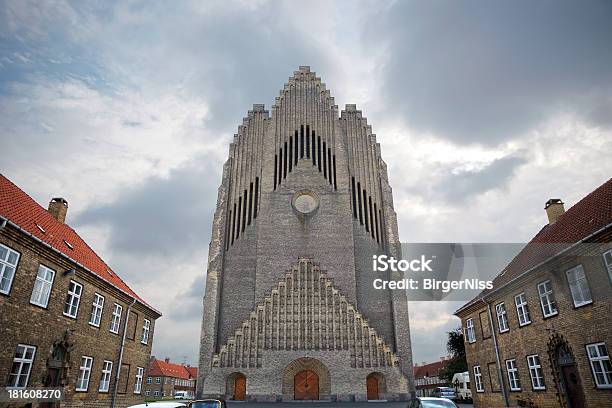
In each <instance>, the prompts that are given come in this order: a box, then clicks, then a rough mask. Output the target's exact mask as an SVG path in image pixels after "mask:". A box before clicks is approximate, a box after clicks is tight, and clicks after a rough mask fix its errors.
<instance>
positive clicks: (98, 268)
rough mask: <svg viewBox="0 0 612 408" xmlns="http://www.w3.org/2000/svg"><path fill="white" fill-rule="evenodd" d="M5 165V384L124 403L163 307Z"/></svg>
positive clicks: (0, 343) (1, 217) (0, 252)
mask: <svg viewBox="0 0 612 408" xmlns="http://www.w3.org/2000/svg"><path fill="white" fill-rule="evenodd" d="M67 210H68V203H67V202H66V201H65V200H63V199H60V198H54V199H53V200H51V202H50V203H49V209H48V210H46V209H44V208H43V207H41V206H40V205H39V204H37V203H36V202H35V201H34V200H33V199H32V198H31V197H29V196H28V195H27V194H26V193H24V192H23V191H22V190H21V189H19V188H18V187H17V186H15V185H14V184H13V183H12V182H11V181H9V180H8V179H7V178H5V177H4V176H2V175H0V387H18V388H21V387H42V386H48V387H62V388H63V389H64V391H65V395H66V401H65V402H63V403H62V406H65V407H71V406H104V407H109V406H113V405H114V406H115V407H125V406H127V405H130V404H134V403H137V402H139V401H142V400H143V399H144V396H143V395H142V384H143V378H144V376H145V370H146V367H147V364H148V361H149V356H150V354H151V345H152V341H153V332H154V327H155V320H156V319H157V318H159V317H160V313H159V312H158V311H156V310H155V309H154V308H153V307H151V306H150V305H149V304H147V303H146V302H145V301H144V300H143V299H142V298H141V297H139V296H138V295H137V294H136V293H135V292H134V291H133V290H132V289H131V288H130V287H129V286H128V285H127V284H126V283H125V282H124V281H123V280H121V278H120V277H119V276H118V275H117V274H116V273H115V271H113V270H112V269H111V268H110V267H109V266H108V265H107V264H106V263H105V262H104V261H103V260H102V259H101V258H100V257H99V256H98V255H97V254H96V253H95V252H94V251H93V250H92V249H91V248H90V247H89V246H88V245H87V244H86V243H85V242H84V241H83V240H82V239H81V237H80V236H79V235H78V234H77V233H76V232H75V231H74V230H73V229H72V228H70V227H69V226H68V225H67V224H65V222H64V221H65V219H66V213H67Z"/></svg>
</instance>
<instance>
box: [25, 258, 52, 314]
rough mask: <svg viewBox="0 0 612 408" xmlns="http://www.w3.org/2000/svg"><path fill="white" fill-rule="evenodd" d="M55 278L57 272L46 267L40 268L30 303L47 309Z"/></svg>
mask: <svg viewBox="0 0 612 408" xmlns="http://www.w3.org/2000/svg"><path fill="white" fill-rule="evenodd" d="M54 277H55V271H54V270H53V269H49V268H47V267H46V266H44V265H39V266H38V274H37V275H36V281H35V282H34V289H33V290H32V297H31V298H30V303H32V304H34V305H37V306H41V307H45V308H46V307H47V304H48V303H49V295H51V287H52V286H53V278H54Z"/></svg>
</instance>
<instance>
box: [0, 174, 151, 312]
mask: <svg viewBox="0 0 612 408" xmlns="http://www.w3.org/2000/svg"><path fill="white" fill-rule="evenodd" d="M0 216H1V217H2V218H6V219H7V220H8V221H10V222H11V223H12V224H14V225H15V226H16V227H18V228H20V229H21V230H22V231H23V232H25V233H26V234H28V235H30V236H32V237H34V238H35V239H37V240H40V241H42V242H43V243H45V244H47V245H48V246H50V247H51V248H53V249H54V250H56V251H57V252H60V253H61V254H62V255H64V256H65V257H67V258H69V259H70V260H71V261H73V262H75V263H77V264H79V265H80V266H82V267H84V269H86V270H88V271H89V272H91V273H93V274H95V275H96V276H97V277H99V278H101V279H102V280H104V281H106V282H108V283H109V284H111V285H112V286H114V287H116V288H117V289H119V290H120V291H122V292H124V293H126V294H127V295H128V296H130V297H133V298H135V299H136V300H137V301H139V302H140V303H141V304H143V305H144V306H146V307H148V308H149V309H151V310H153V311H154V312H156V313H158V314H159V315H161V313H159V311H157V310H156V309H155V308H153V307H152V306H151V305H149V304H148V303H147V302H146V301H145V300H144V299H142V298H141V297H140V296H138V294H136V292H134V291H133V290H132V289H131V288H130V287H129V286H128V285H127V284H126V283H125V282H124V281H123V280H122V279H121V278H120V277H119V276H118V275H117V274H116V273H115V272H114V271H113V270H112V269H111V267H110V266H108V265H107V264H106V262H104V261H103V260H102V258H100V257H99V256H98V255H97V254H96V253H95V252H94V250H93V249H91V247H90V246H89V245H87V243H86V242H85V241H84V240H83V239H82V238H81V237H80V236H79V234H77V233H76V231H74V230H73V229H72V228H71V227H70V226H69V225H67V224H64V223H61V222H59V221H57V220H56V219H55V218H54V217H53V216H52V215H51V214H50V213H49V211H47V210H46V209H45V208H43V207H42V206H41V205H40V204H38V203H37V202H36V201H34V199H33V198H32V197H30V196H29V195H27V194H26V193H25V192H24V191H23V190H21V189H20V188H19V187H17V186H16V185H15V184H13V183H12V182H11V181H10V180H9V179H7V178H6V177H4V175H2V174H0Z"/></svg>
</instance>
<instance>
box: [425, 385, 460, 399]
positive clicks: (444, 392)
mask: <svg viewBox="0 0 612 408" xmlns="http://www.w3.org/2000/svg"><path fill="white" fill-rule="evenodd" d="M431 396H432V397H436V398H448V399H449V400H455V399H457V393H456V392H455V389H454V388H452V387H436V389H435V390H433V392H432V393H431Z"/></svg>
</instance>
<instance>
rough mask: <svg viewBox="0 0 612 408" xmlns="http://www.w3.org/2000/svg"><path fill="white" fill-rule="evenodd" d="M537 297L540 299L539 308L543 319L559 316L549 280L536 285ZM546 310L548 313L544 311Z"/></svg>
mask: <svg viewBox="0 0 612 408" xmlns="http://www.w3.org/2000/svg"><path fill="white" fill-rule="evenodd" d="M538 296H539V297H540V306H541V308H542V315H543V316H544V317H551V316H556V315H558V314H559V309H557V301H556V299H555V294H554V292H553V288H552V282H551V281H550V279H548V280H545V281H544V282H540V283H538ZM547 308H548V312H546V309H547Z"/></svg>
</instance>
